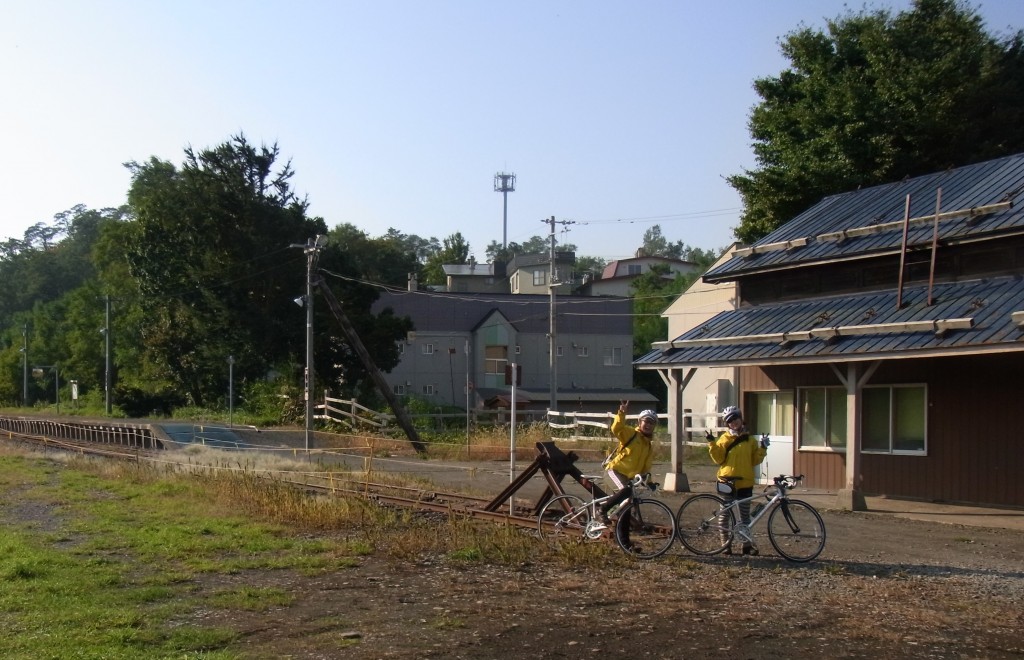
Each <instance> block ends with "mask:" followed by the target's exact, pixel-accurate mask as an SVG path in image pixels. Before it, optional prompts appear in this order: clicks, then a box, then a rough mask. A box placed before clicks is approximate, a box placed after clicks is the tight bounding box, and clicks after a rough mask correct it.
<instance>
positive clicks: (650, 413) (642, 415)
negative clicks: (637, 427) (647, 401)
mask: <svg viewBox="0 0 1024 660" xmlns="http://www.w3.org/2000/svg"><path fill="white" fill-rule="evenodd" d="M645 417H646V418H647V419H649V420H651V421H652V422H654V423H655V424H657V423H658V413H656V412H654V411H653V410H650V409H647V410H641V411H640V415H639V416H637V418H636V419H637V421H638V422H639V421H640V420H642V419H644V418H645Z"/></svg>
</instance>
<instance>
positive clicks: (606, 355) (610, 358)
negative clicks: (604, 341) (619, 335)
mask: <svg viewBox="0 0 1024 660" xmlns="http://www.w3.org/2000/svg"><path fill="white" fill-rule="evenodd" d="M602 358H603V363H604V366H606V367H621V366H622V347H621V346H605V347H604V351H603V355H602Z"/></svg>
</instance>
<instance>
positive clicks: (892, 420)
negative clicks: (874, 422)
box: [860, 383, 928, 456]
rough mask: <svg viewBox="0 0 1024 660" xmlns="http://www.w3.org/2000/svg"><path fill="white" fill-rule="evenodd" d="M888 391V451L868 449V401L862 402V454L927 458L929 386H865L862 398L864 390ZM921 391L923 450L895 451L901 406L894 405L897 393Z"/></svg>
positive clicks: (910, 384) (898, 384) (924, 384)
mask: <svg viewBox="0 0 1024 660" xmlns="http://www.w3.org/2000/svg"><path fill="white" fill-rule="evenodd" d="M869 389H870V390H888V391H889V397H888V399H889V401H888V417H889V419H888V436H889V437H888V445H889V446H888V449H879V448H875V447H866V446H865V445H866V440H867V438H866V437H865V435H866V433H867V431H868V420H867V419H866V417H867V416H868V414H869V411H868V406H867V401H866V400H865V401H862V405H861V447H860V451H861V453H862V454H875V455H880V456H927V455H928V384H927V383H892V384H886V385H865V386H864V387H863V388H862V390H861V393H862V396H863V391H864V390H869ZM911 389H916V390H921V409H920V414H921V418H920V420H919V421H920V429H921V439H920V442H921V448H920V449H894V444H895V438H894V436H895V434H896V432H897V429H896V426H897V424H898V415H899V412H898V411H899V410H900V409H901V407H900V406H898V405H894V402H895V396H896V392H897V391H899V390H911ZM894 409H896V410H897V413H896V415H894V414H893V410H894Z"/></svg>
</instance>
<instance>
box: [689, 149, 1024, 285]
mask: <svg viewBox="0 0 1024 660" xmlns="http://www.w3.org/2000/svg"><path fill="white" fill-rule="evenodd" d="M940 189H941V191H942V197H941V209H940V210H941V212H942V213H946V212H953V211H968V210H970V209H978V208H981V207H991V206H993V205H999V204H1001V203H1002V204H1003V205H1004V206H1010V205H1007V204H1005V203H1006V202H1016V201H1018V198H1020V197H1021V194H1022V191H1024V154H1016V155H1013V156H1007V157H1005V158H999V159H996V160H990V161H986V162H983V163H977V164H974V165H967V166H965V167H960V168H957V169H951V170H947V171H944V172H937V173H935V174H928V175H925V176H919V177H915V178H912V179H906V180H904V181H900V182H898V183H890V184H886V185H881V186H875V187H872V188H866V189H864V190H856V191H852V192H847V193H843V194H840V195H832V196H830V197H826V198H825V199H823V200H821V201H820V202H818V203H817V204H816V205H814V206H812V207H811V208H809V209H807V210H806V211H804V212H803V213H801V214H800V215H798V216H797V217H795V218H793V219H792V220H791V221H789V222H787V223H786V224H784V225H783V226H782V227H779V228H778V229H776V230H775V231H774V232H772V233H771V234H769V235H767V236H765V237H764V238H762V239H761V240H759V241H758V242H757V243H755V244H754V245H753V246H751V247H752V248H754V250H753V253H752V254H748V255H747V256H736V257H734V258H732V259H730V260H728V261H726V262H725V263H723V264H721V265H720V266H718V267H715V268H713V269H711V270H710V271H708V272H707V273H706V274H705V275H704V280H705V281H707V282H721V281H728V280H732V279H736V278H737V277H740V276H743V275H749V274H753V273H763V272H770V271H773V270H777V269H782V268H793V267H798V266H807V265H812V264H814V263H823V262H830V261H837V260H847V259H854V258H860V257H864V256H877V255H879V254H886V253H892V252H899V250H900V248H901V245H902V241H903V227H902V224H903V222H902V221H903V219H904V216H905V213H906V198H907V195H910V214H909V217H911V218H922V221H921V222H918V223H915V224H912V225H911V226H910V229H909V231H908V234H907V245H908V246H913V245H918V244H929V243H930V242H931V240H932V234H933V222H932V221H929V220H926V218H927V217H928V216H932V217H934V215H935V213H936V202H937V197H938V191H939V190H940ZM888 223H894V225H895V226H891V227H888V228H881V230H880V231H871V228H872V227H873V226H877V225H883V224H888ZM844 230H845V231H851V230H867V231H862V232H860V235H856V236H852V237H847V238H840V239H837V238H836V237H835V236H834V234H835V233H837V232H842V231H844ZM1022 231H1024V210H1022V209H1019V208H1012V207H1010V208H1002V209H1001V210H997V211H994V212H990V213H985V214H983V215H976V216H973V217H972V216H969V215H960V216H957V217H952V218H949V219H945V220H941V221H940V222H939V223H938V237H939V241H940V242H943V243H947V244H948V243H956V242H959V241H964V240H971V239H977V238H980V237H983V236H993V235H999V234H1009V233H1020V232H1022ZM854 233H855V234H856V233H858V232H857V231H854ZM828 234H833V236H832V237H829V236H827V235H828ZM741 254H742V252H741Z"/></svg>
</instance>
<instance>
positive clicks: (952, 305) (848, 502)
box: [635, 154, 1024, 510]
mask: <svg viewBox="0 0 1024 660" xmlns="http://www.w3.org/2000/svg"><path fill="white" fill-rule="evenodd" d="M1022 194H1024V154H1017V155H1013V156H1008V157H1005V158H1000V159H997V160H992V161H987V162H983V163H977V164H974V165H968V166H965V167H959V168H955V169H949V170H946V171H943V172H937V173H934V174H929V175H926V176H919V177H915V178H909V179H905V180H903V181H899V182H895V183H890V184H886V185H880V186H874V187H871V188H866V189H861V190H856V191H851V192H847V193H843V194H838V195H833V196H830V197H826V198H825V199H823V200H821V201H820V202H819V203H817V204H816V205H814V206H812V207H811V208H809V209H807V210H806V211H804V212H803V213H801V214H800V215H798V216H797V217H795V218H793V219H792V220H791V221H789V222H787V223H786V224H785V225H783V226H782V227H780V228H778V229H777V230H776V231H774V232H772V233H771V234H769V235H768V236H766V237H764V238H763V239H761V240H760V241H758V242H757V243H755V244H753V245H751V246H749V247H747V248H742V249H738V250H735V251H734V252H733V254H732V256H731V257H730V258H729V259H728V260H727V261H725V262H724V263H720V264H718V265H717V266H715V267H714V268H712V269H711V270H710V271H708V272H707V273H706V274H705V275H704V278H703V279H704V281H705V282H706V283H709V284H719V283H733V284H734V285H735V286H736V290H737V292H738V301H737V302H738V304H737V305H736V308H735V309H731V310H725V311H722V312H720V313H719V314H717V315H715V316H714V317H713V318H711V319H709V320H707V321H706V322H704V323H702V324H700V325H698V326H695V327H693V328H690V329H688V330H686V331H684V332H683V333H681V334H680V335H678V336H676V337H674V338H672V339H670V340H668V341H665V342H662V343H660V344H658V345H656V347H655V348H654V349H653V350H652V351H651V352H650V353H648V354H646V355H644V356H643V357H641V358H639V359H638V360H637V361H636V362H635V365H636V366H637V368H639V369H653V370H658V371H660V372H661V374H662V376H663V377H664V378H665V380H666V382H668V383H669V393H668V394H669V399H670V400H672V401H674V403H673V405H674V406H676V409H679V408H680V407H681V402H682V392H683V390H684V389H685V388H686V387H687V386H688V383H687V374H688V373H689V372H690V370H692V369H694V368H702V367H729V368H735V369H737V371H738V374H739V377H738V382H737V394H738V401H740V402H741V403H742V406H743V408H744V410H745V412H746V416H747V419H748V423H749V427H750V428H751V430H753V431H754V432H755V433H768V434H769V435H771V436H772V438H773V440H772V446H771V448H770V450H769V453H768V459H767V464H766V466H765V474H767V475H775V474H779V473H781V472H786V473H791V474H803V475H805V477H806V481H805V484H806V485H807V486H810V487H812V488H818V489H829V490H835V491H836V492H837V494H838V496H839V501H840V504H841V505H842V506H844V507H846V508H849V509H854V510H856V509H863V508H864V507H865V503H864V495H865V494H868V495H885V496H889V497H901V498H914V499H923V500H929V501H943V502H962V503H975V504H991V505H1004V506H1016V507H1019V506H1024V479H1021V474H1022V472H1024V452H1022V451H1021V446H1022V445H1021V441H1020V440H1018V439H1017V433H1016V432H1015V431H1014V430H1013V429H1012V425H1013V423H1014V421H1013V420H1014V415H1015V413H1016V406H1017V405H1019V402H1020V400H1021V374H1022V373H1024V213H1022V212H1021V210H1020V209H1018V208H1016V206H1015V204H1016V203H1019V202H1020V201H1021V196H1022ZM670 421H671V422H672V423H673V428H672V433H673V438H674V439H675V440H676V441H677V442H678V441H679V440H680V438H681V436H682V434H683V432H682V430H681V428H680V426H681V420H678V419H677V420H670ZM780 441H781V442H780ZM780 450H781V451H780Z"/></svg>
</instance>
